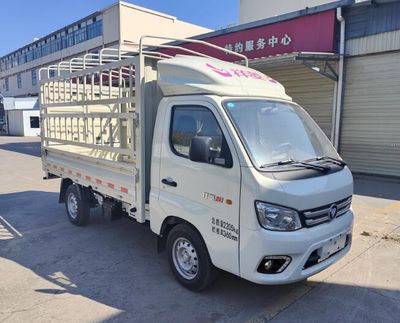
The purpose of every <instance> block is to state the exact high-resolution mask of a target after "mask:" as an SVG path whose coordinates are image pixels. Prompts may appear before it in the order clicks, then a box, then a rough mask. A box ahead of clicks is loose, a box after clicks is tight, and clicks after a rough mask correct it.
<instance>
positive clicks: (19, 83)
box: [17, 74, 22, 89]
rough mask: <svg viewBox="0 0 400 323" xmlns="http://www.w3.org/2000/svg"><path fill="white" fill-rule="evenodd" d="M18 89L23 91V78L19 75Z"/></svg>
mask: <svg viewBox="0 0 400 323" xmlns="http://www.w3.org/2000/svg"><path fill="white" fill-rule="evenodd" d="M17 88H19V89H22V76H21V74H17Z"/></svg>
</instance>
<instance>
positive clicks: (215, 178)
mask: <svg viewBox="0 0 400 323" xmlns="http://www.w3.org/2000/svg"><path fill="white" fill-rule="evenodd" d="M166 108H167V111H166V121H168V122H165V126H164V131H163V144H162V148H161V161H160V165H161V166H160V181H161V183H160V195H159V202H160V206H161V208H162V209H163V211H164V212H165V215H166V216H176V217H179V218H182V219H184V220H186V221H188V222H190V223H191V224H192V225H194V226H195V227H196V228H197V230H198V231H199V232H200V234H201V235H202V237H203V239H204V241H205V243H206V245H207V248H208V251H209V254H210V257H211V260H212V262H213V264H214V265H215V266H217V267H219V268H221V269H224V270H226V271H229V272H232V273H234V274H239V258H238V252H239V248H238V246H239V200H240V196H239V195H240V181H241V173H240V165H239V161H238V158H237V155H236V151H235V149H234V145H233V143H232V141H231V138H230V136H229V134H228V131H227V128H226V126H225V124H224V123H223V121H222V118H221V116H220V115H219V113H218V111H217V110H216V109H215V107H214V106H213V105H212V104H210V103H208V102H199V101H194V102H192V103H187V102H185V103H184V104H182V103H179V101H177V102H176V103H175V104H173V103H170V104H169V105H167V107H166ZM193 137H202V138H206V140H208V141H210V142H211V155H212V157H210V159H209V160H208V162H195V161H192V160H190V159H189V150H190V145H191V142H192V138H193Z"/></svg>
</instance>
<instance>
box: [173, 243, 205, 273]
mask: <svg viewBox="0 0 400 323" xmlns="http://www.w3.org/2000/svg"><path fill="white" fill-rule="evenodd" d="M172 253H173V254H172V258H173V261H174V265H175V268H176V269H177V271H178V272H179V274H180V275H181V276H183V277H184V278H186V279H193V278H195V277H196V275H197V273H198V270H199V264H198V257H197V252H196V249H195V248H194V246H193V245H192V244H191V242H190V241H189V240H187V239H186V238H178V239H176V240H175V242H174V245H173V248H172Z"/></svg>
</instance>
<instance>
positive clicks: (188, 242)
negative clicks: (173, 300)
mask: <svg viewBox="0 0 400 323" xmlns="http://www.w3.org/2000/svg"><path fill="white" fill-rule="evenodd" d="M167 253H168V260H169V265H170V267H171V270H172V272H173V274H174V276H175V278H176V279H177V280H178V282H179V283H180V284H182V285H183V286H184V287H186V288H188V289H190V290H192V291H196V292H198V291H201V290H203V289H205V288H207V287H208V286H210V285H211V284H212V283H213V282H214V280H215V278H216V276H217V272H218V271H217V268H215V267H214V265H213V264H212V262H211V259H210V256H209V254H208V251H207V246H206V245H205V243H204V241H203V238H202V237H201V235H200V234H199V233H198V232H197V231H196V230H195V229H194V228H193V227H191V226H189V225H187V224H178V225H177V226H175V227H174V228H172V230H171V231H170V233H169V235H168V238H167Z"/></svg>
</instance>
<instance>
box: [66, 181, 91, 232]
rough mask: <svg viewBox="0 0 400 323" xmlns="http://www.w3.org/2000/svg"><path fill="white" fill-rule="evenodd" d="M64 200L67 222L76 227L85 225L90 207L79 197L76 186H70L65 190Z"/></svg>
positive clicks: (87, 202)
mask: <svg viewBox="0 0 400 323" xmlns="http://www.w3.org/2000/svg"><path fill="white" fill-rule="evenodd" d="M64 200H65V208H66V210H67V215H68V218H69V220H70V221H71V222H72V223H73V224H75V225H78V226H83V225H86V224H87V223H88V221H89V215H90V205H89V201H87V200H86V199H85V198H83V197H82V196H81V194H80V192H79V187H78V186H77V185H75V184H71V185H70V186H69V187H68V188H67V191H66V192H65V199H64Z"/></svg>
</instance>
